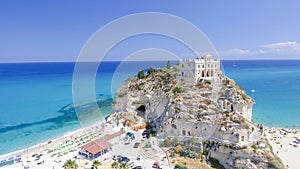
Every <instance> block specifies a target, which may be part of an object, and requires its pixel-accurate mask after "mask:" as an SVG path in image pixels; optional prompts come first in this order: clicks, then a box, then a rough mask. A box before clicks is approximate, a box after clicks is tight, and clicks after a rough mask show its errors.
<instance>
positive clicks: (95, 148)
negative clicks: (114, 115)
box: [80, 131, 124, 154]
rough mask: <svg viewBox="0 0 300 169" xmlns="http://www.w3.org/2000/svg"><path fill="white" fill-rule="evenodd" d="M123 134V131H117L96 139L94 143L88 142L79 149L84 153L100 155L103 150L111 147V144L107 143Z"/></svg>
mask: <svg viewBox="0 0 300 169" xmlns="http://www.w3.org/2000/svg"><path fill="white" fill-rule="evenodd" d="M123 133H124V131H117V132H115V133H113V134H108V135H105V136H103V137H101V138H99V139H96V140H94V141H90V142H89V143H87V144H85V145H83V146H81V147H80V148H82V149H84V150H85V151H87V152H89V153H91V154H97V153H100V152H102V151H103V150H105V149H107V148H109V147H111V146H112V144H111V143H109V142H108V141H109V140H111V139H113V138H115V137H117V136H120V135H122V134H123Z"/></svg>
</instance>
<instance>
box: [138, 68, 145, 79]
mask: <svg viewBox="0 0 300 169" xmlns="http://www.w3.org/2000/svg"><path fill="white" fill-rule="evenodd" d="M137 76H138V78H139V79H144V78H145V72H144V70H141V71H139V73H138V75H137Z"/></svg>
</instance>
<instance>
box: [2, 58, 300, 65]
mask: <svg viewBox="0 0 300 169" xmlns="http://www.w3.org/2000/svg"><path fill="white" fill-rule="evenodd" d="M168 60H169V61H179V60H170V59H168ZM168 60H125V61H124V60H102V61H100V62H149V61H150V62H157V61H168ZM276 60H278V61H280V60H300V58H299V59H294V58H287V59H283V58H273V59H266V58H263V59H220V61H276ZM76 62H79V61H76V60H64V61H16V62H14V61H5V62H1V61H0V64H5V63H76ZM94 62H99V61H96V60H95V61H84V62H80V63H94Z"/></svg>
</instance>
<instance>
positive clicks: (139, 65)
mask: <svg viewBox="0 0 300 169" xmlns="http://www.w3.org/2000/svg"><path fill="white" fill-rule="evenodd" d="M86 64H89V63H86ZM74 65H75V63H6V64H4V63H3V64H0V103H1V104H0V105H1V106H0V155H1V154H5V153H8V152H12V151H16V150H19V149H23V148H26V147H29V146H33V145H35V144H38V143H41V142H46V141H49V140H51V139H53V138H56V137H58V136H61V135H62V134H65V133H68V132H71V131H73V130H75V129H78V128H80V127H81V125H80V123H79V122H78V120H77V118H76V117H77V116H76V113H73V112H68V111H66V110H64V109H63V108H64V107H65V106H68V105H70V104H72V73H73V68H74ZM222 65H223V69H224V72H225V74H226V75H227V76H229V77H230V78H233V79H234V80H235V81H236V83H237V84H238V85H240V86H242V87H243V88H244V89H245V91H246V92H247V94H249V95H250V96H251V97H253V98H254V99H255V101H256V104H255V105H254V109H253V119H254V121H255V122H257V123H262V124H264V125H268V126H276V127H289V128H300V107H299V105H300V86H299V84H300V61H299V60H293V61H291V60H278V61H222ZM150 66H153V67H165V66H166V62H126V63H124V62H123V63H120V62H102V63H101V64H100V67H99V70H98V72H97V76H96V78H95V86H96V88H95V93H96V96H97V97H98V98H100V99H102V101H101V105H102V106H100V110H101V112H102V114H103V116H105V115H107V114H109V113H110V112H111V108H110V103H111V102H112V95H113V94H114V93H115V91H116V90H117V88H118V87H119V86H121V84H122V83H123V81H124V80H125V79H127V78H128V77H130V76H132V75H134V74H135V72H137V71H138V70H141V69H144V68H148V67H150ZM116 70H117V72H115V71H116ZM252 89H254V90H255V92H251V90H252Z"/></svg>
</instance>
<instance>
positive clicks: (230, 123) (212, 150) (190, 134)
mask: <svg viewBox="0 0 300 169" xmlns="http://www.w3.org/2000/svg"><path fill="white" fill-rule="evenodd" d="M177 73H178V68H177V66H174V67H172V68H170V69H153V68H149V69H148V71H147V72H146V73H145V74H144V72H139V74H138V75H137V76H135V77H132V78H130V79H128V80H127V81H126V82H125V83H124V85H123V86H122V87H121V88H120V89H119V90H118V92H117V95H116V98H115V101H114V103H113V110H114V111H115V112H119V113H122V115H123V116H124V117H126V116H127V117H129V116H140V117H142V118H143V119H144V120H145V122H146V123H147V124H148V126H150V128H151V129H152V131H153V133H154V134H155V136H156V137H157V138H162V139H164V138H167V137H168V138H177V139H178V140H180V141H181V142H182V143H183V144H184V143H185V142H187V141H188V140H189V139H191V138H196V140H197V144H196V145H197V148H198V150H199V151H202V152H204V151H205V152H207V154H206V155H207V158H210V157H213V158H216V159H218V160H219V162H220V163H221V164H222V165H224V166H225V167H226V168H237V167H240V168H280V167H276V165H275V164H271V163H270V162H269V161H270V159H274V158H275V157H274V156H273V154H272V152H271V150H270V148H269V147H268V146H265V147H261V148H260V149H259V150H257V149H253V148H251V146H253V145H254V146H257V144H258V143H260V144H264V145H268V144H267V143H266V142H265V139H264V138H263V130H262V128H260V127H259V126H258V125H256V124H255V123H253V122H252V119H251V118H252V106H253V104H254V100H253V99H252V98H250V97H249V96H247V94H246V93H245V91H244V90H243V89H242V88H241V87H239V86H236V85H235V82H234V81H233V80H232V79H230V78H228V77H225V76H223V75H222V74H219V75H218V79H216V80H214V81H210V80H205V79H199V81H198V82H197V83H196V84H191V83H187V82H184V81H180V82H178V81H177V80H176V75H177ZM271 157H272V158H271ZM279 163H280V162H279Z"/></svg>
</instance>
